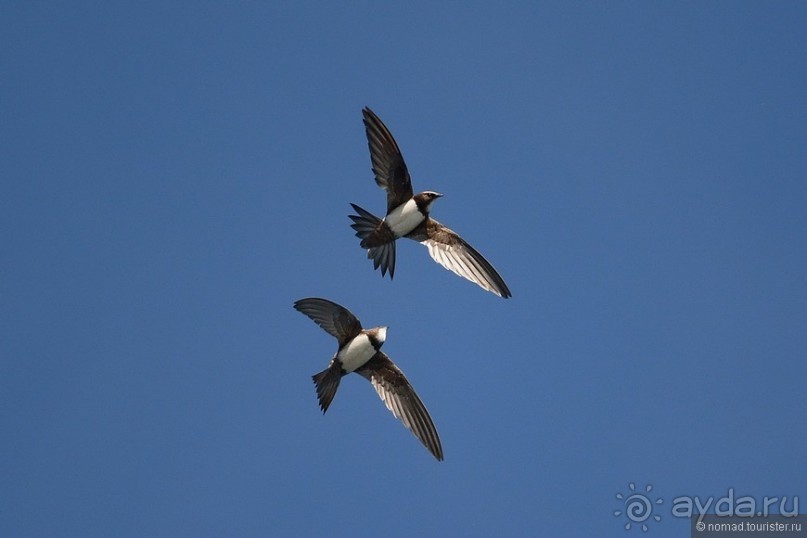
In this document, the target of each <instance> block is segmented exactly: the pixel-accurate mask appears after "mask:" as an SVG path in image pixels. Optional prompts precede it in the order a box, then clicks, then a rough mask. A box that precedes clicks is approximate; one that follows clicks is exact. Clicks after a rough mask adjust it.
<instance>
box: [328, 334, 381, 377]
mask: <svg viewBox="0 0 807 538" xmlns="http://www.w3.org/2000/svg"><path fill="white" fill-rule="evenodd" d="M373 355H375V348H374V347H373V344H372V343H371V342H370V338H369V337H368V336H367V335H366V334H364V333H362V334H360V335H359V336H357V337H356V338H354V339H353V340H351V341H350V342H348V343H347V345H345V347H343V348H342V349H340V350H339V353H337V354H336V357H337V358H338V359H339V360H340V361H342V368H343V369H344V370H345V371H347V372H352V371H353V370H355V369H356V368H361V367H362V366H364V365H365V364H366V363H367V361H369V360H370V359H371V358H373Z"/></svg>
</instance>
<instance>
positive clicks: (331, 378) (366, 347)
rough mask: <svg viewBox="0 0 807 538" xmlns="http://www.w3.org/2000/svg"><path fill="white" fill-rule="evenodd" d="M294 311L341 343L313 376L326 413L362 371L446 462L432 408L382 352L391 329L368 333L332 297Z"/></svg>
mask: <svg viewBox="0 0 807 538" xmlns="http://www.w3.org/2000/svg"><path fill="white" fill-rule="evenodd" d="M294 308H295V309H296V310H298V311H300V312H302V313H303V314H305V315H306V316H308V317H309V318H311V319H312V320H314V322H315V323H316V324H317V325H319V326H320V327H322V328H323V329H324V330H325V331H326V332H327V333H328V334H330V335H331V336H334V337H335V338H336V340H337V341H338V343H339V349H338V350H337V352H336V355H335V356H334V357H333V359H331V363H330V364H329V365H328V368H326V369H325V370H323V371H321V372H320V373H318V374H315V375H314V376H312V377H313V379H314V384H315V385H316V387H317V398H318V399H319V405H320V408H321V409H322V412H323V413H325V412H326V411H327V410H328V407H329V406H330V405H331V402H332V401H333V398H334V396H335V395H336V389H338V388H339V382H340V380H341V379H342V377H344V376H345V375H347V374H349V373H351V372H356V373H357V374H359V375H361V376H362V377H364V378H365V379H367V380H368V381H370V383H372V384H373V387H374V388H375V390H376V392H377V393H378V396H379V397H380V398H381V400H382V401H383V402H384V404H385V405H386V406H387V409H389V410H390V411H391V412H392V414H393V415H395V417H396V418H398V419H400V421H401V422H403V425H404V426H406V428H407V429H408V430H409V431H411V432H412V433H413V434H414V435H415V437H417V438H418V439H419V440H420V442H421V443H423V445H424V446H425V447H426V448H427V449H428V450H429V452H431V453H432V455H434V457H435V458H437V460H438V461H442V460H443V447H442V445H441V444H440V437H439V436H438V435H437V429H436V428H435V427H434V422H432V419H431V417H430V416H429V412H428V411H427V410H426V406H424V405H423V402H421V401H420V398H419V397H418V395H417V393H415V389H413V388H412V385H411V384H410V383H409V381H408V380H407V379H406V376H404V374H403V372H401V370H400V369H399V368H398V367H397V366H395V363H393V362H392V360H390V358H389V357H387V355H386V354H384V353H383V352H382V351H381V346H382V345H383V344H384V341H385V340H386V338H387V327H374V328H372V329H362V326H361V323H360V322H359V320H358V319H357V318H356V316H354V315H353V314H352V313H351V312H350V311H349V310H347V309H346V308H344V307H342V306H340V305H338V304H336V303H334V302H332V301H329V300H327V299H320V298H316V297H311V298H307V299H300V300H299V301H296V302H295V303H294Z"/></svg>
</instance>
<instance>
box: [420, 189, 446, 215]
mask: <svg viewBox="0 0 807 538" xmlns="http://www.w3.org/2000/svg"><path fill="white" fill-rule="evenodd" d="M442 196H443V195H442V194H440V193H439V192H434V191H423V192H421V193H420V194H416V195H415V197H414V198H415V202H416V203H417V205H418V207H419V208H420V209H421V211H423V212H424V213H428V212H429V211H430V210H431V208H432V204H433V203H434V201H435V200H437V199H438V198H440V197H442Z"/></svg>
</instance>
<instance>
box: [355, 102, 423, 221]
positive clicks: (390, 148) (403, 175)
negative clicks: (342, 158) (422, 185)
mask: <svg viewBox="0 0 807 538" xmlns="http://www.w3.org/2000/svg"><path fill="white" fill-rule="evenodd" d="M362 114H363V116H364V128H365V131H366V132H367V143H368V145H369V146H370V161H371V162H372V164H373V173H374V174H375V182H376V183H377V184H378V186H379V187H381V188H382V189H384V190H386V191H387V213H389V212H390V211H392V210H393V209H395V208H396V207H398V206H399V205H401V204H403V203H404V202H406V201H408V200H409V199H410V198H412V182H411V180H410V178H409V171H408V170H407V169H406V163H405V162H404V159H403V155H401V150H400V149H398V144H396V143H395V139H394V138H393V137H392V133H390V132H389V129H387V126H386V125H384V122H382V121H381V119H380V118H379V117H378V116H376V115H375V112H373V111H372V110H370V109H369V108H367V107H364V109H363V110H362Z"/></svg>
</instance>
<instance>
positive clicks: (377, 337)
mask: <svg viewBox="0 0 807 538" xmlns="http://www.w3.org/2000/svg"><path fill="white" fill-rule="evenodd" d="M369 332H370V338H371V339H372V340H373V341H374V342H375V344H376V349H378V348H380V347H381V346H382V345H384V341H385V340H386V339H387V327H376V328H374V329H371V330H370V331H369Z"/></svg>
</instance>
